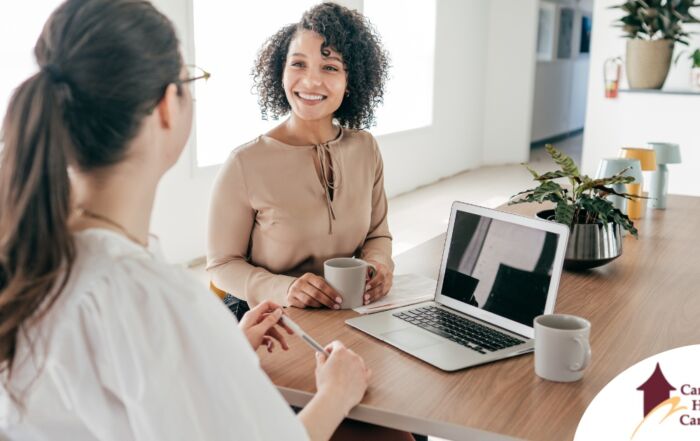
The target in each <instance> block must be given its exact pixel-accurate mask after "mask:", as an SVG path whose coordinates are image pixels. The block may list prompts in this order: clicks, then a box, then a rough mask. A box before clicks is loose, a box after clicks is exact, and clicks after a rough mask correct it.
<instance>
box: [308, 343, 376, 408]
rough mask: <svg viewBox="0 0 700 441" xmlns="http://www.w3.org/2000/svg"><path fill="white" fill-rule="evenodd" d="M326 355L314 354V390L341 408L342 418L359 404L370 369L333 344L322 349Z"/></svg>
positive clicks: (370, 372) (347, 350)
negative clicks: (343, 414) (343, 413)
mask: <svg viewBox="0 0 700 441" xmlns="http://www.w3.org/2000/svg"><path fill="white" fill-rule="evenodd" d="M325 350H326V352H327V354H326V355H324V354H321V353H320V352H317V353H316V390H317V391H318V393H319V395H328V396H330V397H332V400H333V402H334V405H338V404H339V405H341V406H343V407H342V408H343V410H344V411H345V415H347V414H348V412H350V409H352V408H353V407H355V406H356V405H357V404H359V402H360V401H362V397H363V396H364V395H365V391H366V390H367V386H368V385H369V379H370V377H371V376H372V370H371V369H369V368H368V367H367V366H365V362H364V360H363V359H362V357H360V356H359V355H357V354H356V353H354V352H353V351H351V350H350V349H348V348H346V347H345V346H343V344H342V343H340V342H339V341H334V342H332V343H331V344H329V345H328V346H326V347H325Z"/></svg>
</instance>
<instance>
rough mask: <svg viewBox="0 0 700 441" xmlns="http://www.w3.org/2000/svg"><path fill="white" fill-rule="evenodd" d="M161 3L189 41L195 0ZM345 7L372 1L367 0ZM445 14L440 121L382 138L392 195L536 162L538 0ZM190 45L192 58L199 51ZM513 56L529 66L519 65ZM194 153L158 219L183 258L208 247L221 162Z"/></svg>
mask: <svg viewBox="0 0 700 441" xmlns="http://www.w3.org/2000/svg"><path fill="white" fill-rule="evenodd" d="M280 1H282V0H280ZM154 3H155V4H156V6H157V7H159V8H160V9H161V10H162V11H163V12H165V13H166V14H167V15H168V16H169V17H171V19H172V20H173V21H174V22H175V23H176V26H177V27H178V30H179V32H180V36H181V39H182V40H183V42H186V41H187V38H186V37H187V35H188V27H189V25H188V11H187V4H188V0H154ZM342 3H343V4H345V5H347V6H350V7H354V8H361V5H362V1H361V0H352V1H351V0H345V1H343V2H342ZM241 4H242V5H244V3H241ZM242 7H243V6H242ZM436 19H437V26H436V28H437V35H436V52H435V90H434V100H435V101H434V118H433V125H432V126H429V127H426V128H421V129H417V130H412V131H408V132H402V133H395V134H390V135H385V136H381V137H379V138H378V141H379V144H380V148H381V150H382V155H383V157H384V163H385V186H386V191H387V194H388V195H389V196H390V197H391V196H395V195H397V194H399V193H403V192H406V191H410V190H412V189H415V188H417V187H419V186H421V185H426V184H429V183H432V182H435V181H437V180H438V179H440V178H443V177H446V176H451V175H453V174H456V173H459V172H461V171H463V170H467V169H473V168H477V167H479V166H481V165H482V164H484V163H488V164H498V163H516V162H521V161H524V160H526V159H527V154H528V153H527V152H528V146H529V140H530V137H529V131H530V130H529V129H530V115H531V109H532V88H533V83H534V50H535V49H534V48H535V39H536V20H537V0H489V1H484V0H440V1H438V2H437V16H436ZM380 31H381V30H380ZM491 43H493V47H491ZM184 50H185V55H186V56H189V55H191V48H189V47H185V48H184ZM190 59H191V57H190ZM512 60H515V61H516V62H517V63H518V66H519V67H518V68H517V69H515V70H514V69H513V66H512V64H511V61H512ZM251 62H252V60H251ZM232 130H235V124H234V125H233V127H232ZM193 156H194V151H193V148H192V145H189V146H188V147H187V149H186V151H185V152H184V154H183V156H182V158H181V159H180V161H179V162H178V163H177V164H176V166H175V167H174V168H173V169H172V170H171V171H170V172H168V174H167V175H166V176H165V178H164V180H163V182H162V183H161V186H160V188H159V191H158V196H157V199H156V206H155V209H154V215H153V222H152V225H151V229H152V231H154V232H155V233H156V234H157V235H159V236H160V238H161V241H162V244H163V248H164V252H165V254H166V256H167V257H168V259H169V260H171V261H174V262H185V261H189V260H191V259H193V258H196V257H200V256H202V255H204V254H205V251H206V250H205V235H206V224H207V211H208V202H209V194H210V191H211V186H212V181H213V178H214V176H215V174H216V171H217V167H209V168H205V169H197V168H196V167H195V166H194V164H195V162H194V159H193Z"/></svg>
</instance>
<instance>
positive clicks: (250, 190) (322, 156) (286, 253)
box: [207, 129, 393, 305]
mask: <svg viewBox="0 0 700 441" xmlns="http://www.w3.org/2000/svg"><path fill="white" fill-rule="evenodd" d="M316 163H320V164H321V166H320V167H317V166H316V165H315V164H316ZM327 181H332V186H333V190H329V189H328V187H327V186H326V185H325V184H324V182H327ZM391 239H392V238H391V234H390V233H389V227H388V225H387V200H386V194H385V192H384V175H383V163H382V158H381V155H380V152H379V148H378V146H377V141H376V140H375V139H374V137H372V135H371V134H369V133H368V132H365V131H362V130H349V129H343V130H342V131H341V133H340V136H339V137H338V138H337V139H335V140H333V141H331V142H329V143H327V144H319V145H310V146H292V145H288V144H284V143H282V142H280V141H277V140H276V139H274V138H271V137H269V136H266V135H262V136H259V137H258V138H256V139H255V140H253V141H252V142H250V143H248V144H244V145H242V146H240V147H238V148H237V149H235V150H234V151H233V152H232V153H231V156H230V157H229V159H228V160H227V161H226V163H225V164H224V165H223V167H222V168H221V170H220V171H219V175H218V176H217V179H216V181H215V183H214V190H213V192H212V201H211V206H210V211H209V232H208V243H209V244H208V252H207V270H208V271H209V273H210V274H211V278H212V281H213V283H214V284H215V285H216V286H217V287H218V288H220V289H222V290H224V291H226V292H229V293H231V294H233V295H235V296H236V297H238V298H241V299H245V300H247V301H248V302H250V303H252V304H257V303H259V302H261V301H263V300H265V299H271V300H273V301H275V302H277V303H279V304H282V305H286V303H287V301H286V294H287V291H288V289H289V286H290V285H291V284H292V282H293V281H294V279H295V278H296V277H299V276H300V275H302V274H304V273H306V272H311V273H315V274H320V275H322V274H323V262H324V261H325V260H327V259H330V258H333V257H340V256H346V257H347V256H357V257H360V258H362V259H371V260H375V261H377V262H380V263H383V264H385V265H387V266H388V267H389V268H390V269H392V270H393V262H392V260H391Z"/></svg>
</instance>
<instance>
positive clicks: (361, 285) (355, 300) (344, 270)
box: [323, 257, 377, 309]
mask: <svg viewBox="0 0 700 441" xmlns="http://www.w3.org/2000/svg"><path fill="white" fill-rule="evenodd" d="M376 271H377V269H376V268H375V267H374V265H372V264H371V263H367V262H365V261H364V260H362V259H355V258H353V257H337V258H335V259H328V260H326V261H325V262H324V263H323V277H325V279H326V281H327V282H328V283H329V284H330V285H331V286H332V287H333V288H335V290H336V291H338V292H339V293H340V295H341V296H342V297H343V301H342V302H341V303H340V309H352V308H357V307H359V306H362V305H363V304H364V294H365V285H366V283H367V277H368V275H369V277H370V278H371V277H372V276H373V275H374V273H375V272H376Z"/></svg>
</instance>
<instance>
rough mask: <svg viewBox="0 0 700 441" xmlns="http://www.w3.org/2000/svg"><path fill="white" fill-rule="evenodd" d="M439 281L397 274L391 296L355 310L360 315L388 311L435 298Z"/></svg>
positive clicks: (415, 275)
mask: <svg viewBox="0 0 700 441" xmlns="http://www.w3.org/2000/svg"><path fill="white" fill-rule="evenodd" d="M436 286H437V281H436V280H433V279H431V278H429V277H425V276H421V275H418V274H396V275H395V276H394V284H393V286H392V287H391V290H390V291H389V294H387V295H386V296H384V297H382V298H381V299H379V300H377V301H376V302H374V303H370V304H369V305H364V306H360V307H358V308H355V309H354V311H355V312H359V313H360V314H371V313H373V312H379V311H386V310H387V309H393V308H398V307H401V306H407V305H412V304H414V303H419V302H425V301H428V300H433V299H434V298H435V288H436Z"/></svg>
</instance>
